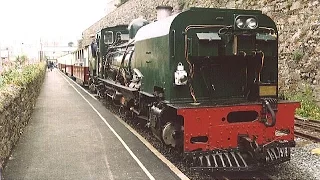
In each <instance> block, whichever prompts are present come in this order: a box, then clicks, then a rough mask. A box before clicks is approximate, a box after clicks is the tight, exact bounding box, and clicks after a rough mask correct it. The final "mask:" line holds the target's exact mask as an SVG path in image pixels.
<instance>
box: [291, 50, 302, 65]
mask: <svg viewBox="0 0 320 180" xmlns="http://www.w3.org/2000/svg"><path fill="white" fill-rule="evenodd" d="M303 55H304V54H303V52H302V51H300V50H296V51H294V52H293V53H292V58H293V60H294V61H295V62H299V61H300V60H301V59H302V58H303Z"/></svg>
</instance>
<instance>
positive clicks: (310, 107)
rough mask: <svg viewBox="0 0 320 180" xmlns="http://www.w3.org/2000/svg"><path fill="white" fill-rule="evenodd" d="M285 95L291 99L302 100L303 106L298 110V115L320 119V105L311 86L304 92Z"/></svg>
mask: <svg viewBox="0 0 320 180" xmlns="http://www.w3.org/2000/svg"><path fill="white" fill-rule="evenodd" d="M285 97H286V98H287V99H289V100H295V101H299V102H301V108H299V109H297V111H296V114H297V115H299V116H302V117H305V118H309V119H317V120H320V107H319V106H318V105H317V104H316V102H315V100H314V97H313V95H312V90H311V89H310V88H309V87H306V88H305V90H304V91H303V92H296V93H288V94H286V95H285Z"/></svg>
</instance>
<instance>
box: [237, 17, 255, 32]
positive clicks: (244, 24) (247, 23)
mask: <svg viewBox="0 0 320 180" xmlns="http://www.w3.org/2000/svg"><path fill="white" fill-rule="evenodd" d="M235 25H236V27H237V28H239V29H256V28H257V27H258V21H257V19H256V17H254V16H237V17H236V18H235Z"/></svg>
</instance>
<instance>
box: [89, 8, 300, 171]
mask: <svg viewBox="0 0 320 180" xmlns="http://www.w3.org/2000/svg"><path fill="white" fill-rule="evenodd" d="M163 8H166V7H158V9H163ZM169 10H172V9H170V8H169ZM120 31H121V33H120V34H123V33H124V32H126V31H125V28H124V27H121V28H120V29H119V28H118V29H117V28H115V27H109V28H106V29H105V30H104V31H101V33H100V34H98V36H99V37H98V41H99V42H100V43H99V51H97V52H98V53H97V54H98V55H97V59H98V67H99V71H97V73H96V74H95V75H96V76H95V77H94V78H92V79H95V81H92V82H93V83H92V87H93V89H94V90H96V91H97V92H98V94H99V95H100V96H101V98H107V99H108V100H110V101H113V102H114V103H116V104H118V105H119V107H120V108H119V110H120V112H121V113H123V114H124V115H127V116H128V115H130V116H132V117H133V118H139V119H142V120H144V121H145V123H146V125H147V127H149V128H150V130H151V131H152V132H153V134H154V135H155V136H156V137H157V138H158V139H159V140H161V141H162V142H163V143H165V144H166V145H168V146H172V147H176V148H177V149H181V150H182V151H183V153H184V155H185V156H186V159H189V160H190V161H188V162H191V167H192V169H193V170H200V171H205V170H207V171H219V170H224V171H228V170H230V171H242V170H251V169H256V168H258V167H261V166H264V165H268V164H278V163H281V162H284V161H288V160H290V147H293V146H294V145H295V142H294V113H295V109H296V108H298V107H299V103H296V102H288V101H284V100H281V99H279V98H278V31H277V28H276V25H275V23H274V21H273V20H272V19H270V18H269V17H268V16H266V15H264V14H262V12H261V11H257V10H238V9H212V8H190V9H189V10H187V11H184V12H181V13H178V14H175V15H170V16H168V17H165V18H163V19H159V20H157V21H155V22H151V23H148V22H147V21H146V20H143V19H141V18H139V19H135V20H134V21H132V23H131V24H130V25H129V27H128V31H129V32H127V33H128V34H129V38H124V37H127V36H123V37H122V36H116V37H117V38H116V37H113V40H110V41H107V42H106V41H105V40H106V37H107V36H108V33H106V32H109V33H110V34H111V32H112V34H113V35H115V34H117V33H118V32H120ZM118 34H119V33H118ZM102 37H103V38H102ZM102 39H104V40H102ZM107 39H108V38H107ZM115 39H117V40H115Z"/></svg>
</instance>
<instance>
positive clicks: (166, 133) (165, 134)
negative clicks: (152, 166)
mask: <svg viewBox="0 0 320 180" xmlns="http://www.w3.org/2000/svg"><path fill="white" fill-rule="evenodd" d="M178 131H179V130H178V129H177V127H176V126H175V125H174V124H173V123H172V122H167V124H165V125H164V126H163V129H162V139H163V142H164V143H165V144H166V145H169V146H172V147H176V145H177V144H178V143H177V139H176V138H175V136H176V134H177V132H178Z"/></svg>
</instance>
